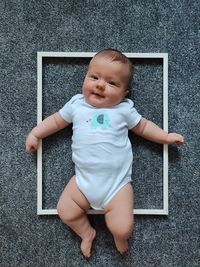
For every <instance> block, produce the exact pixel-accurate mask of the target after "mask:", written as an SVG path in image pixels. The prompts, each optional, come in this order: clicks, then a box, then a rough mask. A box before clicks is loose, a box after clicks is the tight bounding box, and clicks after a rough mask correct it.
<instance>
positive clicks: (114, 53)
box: [94, 48, 133, 87]
mask: <svg viewBox="0 0 200 267" xmlns="http://www.w3.org/2000/svg"><path fill="white" fill-rule="evenodd" d="M96 56H104V57H106V58H108V59H110V60H111V61H118V62H120V63H122V64H126V65H128V67H129V76H128V87H130V86H131V82H132V79H133V65H132V63H131V61H130V60H129V59H128V58H127V57H126V56H125V55H124V54H122V52H121V51H119V50H117V49H113V48H106V49H103V50H101V51H99V52H98V53H96V54H95V56H94V58H95V57H96Z"/></svg>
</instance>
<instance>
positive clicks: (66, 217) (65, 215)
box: [57, 201, 74, 224]
mask: <svg viewBox="0 0 200 267" xmlns="http://www.w3.org/2000/svg"><path fill="white" fill-rule="evenodd" d="M57 213H58V216H59V217H60V219H61V220H62V221H63V222H64V223H65V224H68V223H70V222H71V221H73V220H74V216H73V213H72V211H70V209H69V208H68V206H67V205H63V203H62V202H60V201H59V202H58V204H57Z"/></svg>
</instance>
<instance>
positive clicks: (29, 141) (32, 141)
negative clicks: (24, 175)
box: [26, 133, 39, 153]
mask: <svg viewBox="0 0 200 267" xmlns="http://www.w3.org/2000/svg"><path fill="white" fill-rule="evenodd" d="M38 145H39V139H38V138H37V137H35V136H34V135H33V134H32V133H29V135H28V136H27V138H26V152H29V153H30V152H33V151H35V150H37V149H38Z"/></svg>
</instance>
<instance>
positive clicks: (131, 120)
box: [126, 99, 142, 130]
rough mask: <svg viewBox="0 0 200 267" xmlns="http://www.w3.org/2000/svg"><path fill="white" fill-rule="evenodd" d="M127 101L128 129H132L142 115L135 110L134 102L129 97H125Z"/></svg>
mask: <svg viewBox="0 0 200 267" xmlns="http://www.w3.org/2000/svg"><path fill="white" fill-rule="evenodd" d="M126 101H127V105H128V108H127V124H128V129H129V130H130V129H132V128H133V127H135V126H136V125H137V124H138V123H139V122H140V120H141V118H142V116H141V115H140V114H139V113H138V112H137V110H136V109H135V107H134V103H133V101H132V100H130V99H126Z"/></svg>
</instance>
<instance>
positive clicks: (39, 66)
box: [37, 52, 168, 215]
mask: <svg viewBox="0 0 200 267" xmlns="http://www.w3.org/2000/svg"><path fill="white" fill-rule="evenodd" d="M124 54H125V55H126V56H127V57H128V58H143V59H147V58H151V59H154V58H155V59H156V58H160V59H162V60H163V61H162V62H163V129H164V130H165V131H168V54H167V53H124ZM94 55H95V53H93V52H38V53H37V123H40V122H41V121H42V62H43V58H45V57H48V58H50V57H61V58H67V57H68V58H92V57H93V56H94ZM162 181H163V207H162V208H161V209H134V210H133V213H134V214H138V215H168V145H163V178H162ZM42 184H43V181H42V141H40V144H39V148H38V151H37V214H38V215H56V214H57V210H56V209H43V204H42V194H43V190H42ZM88 214H103V211H96V210H89V211H88Z"/></svg>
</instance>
